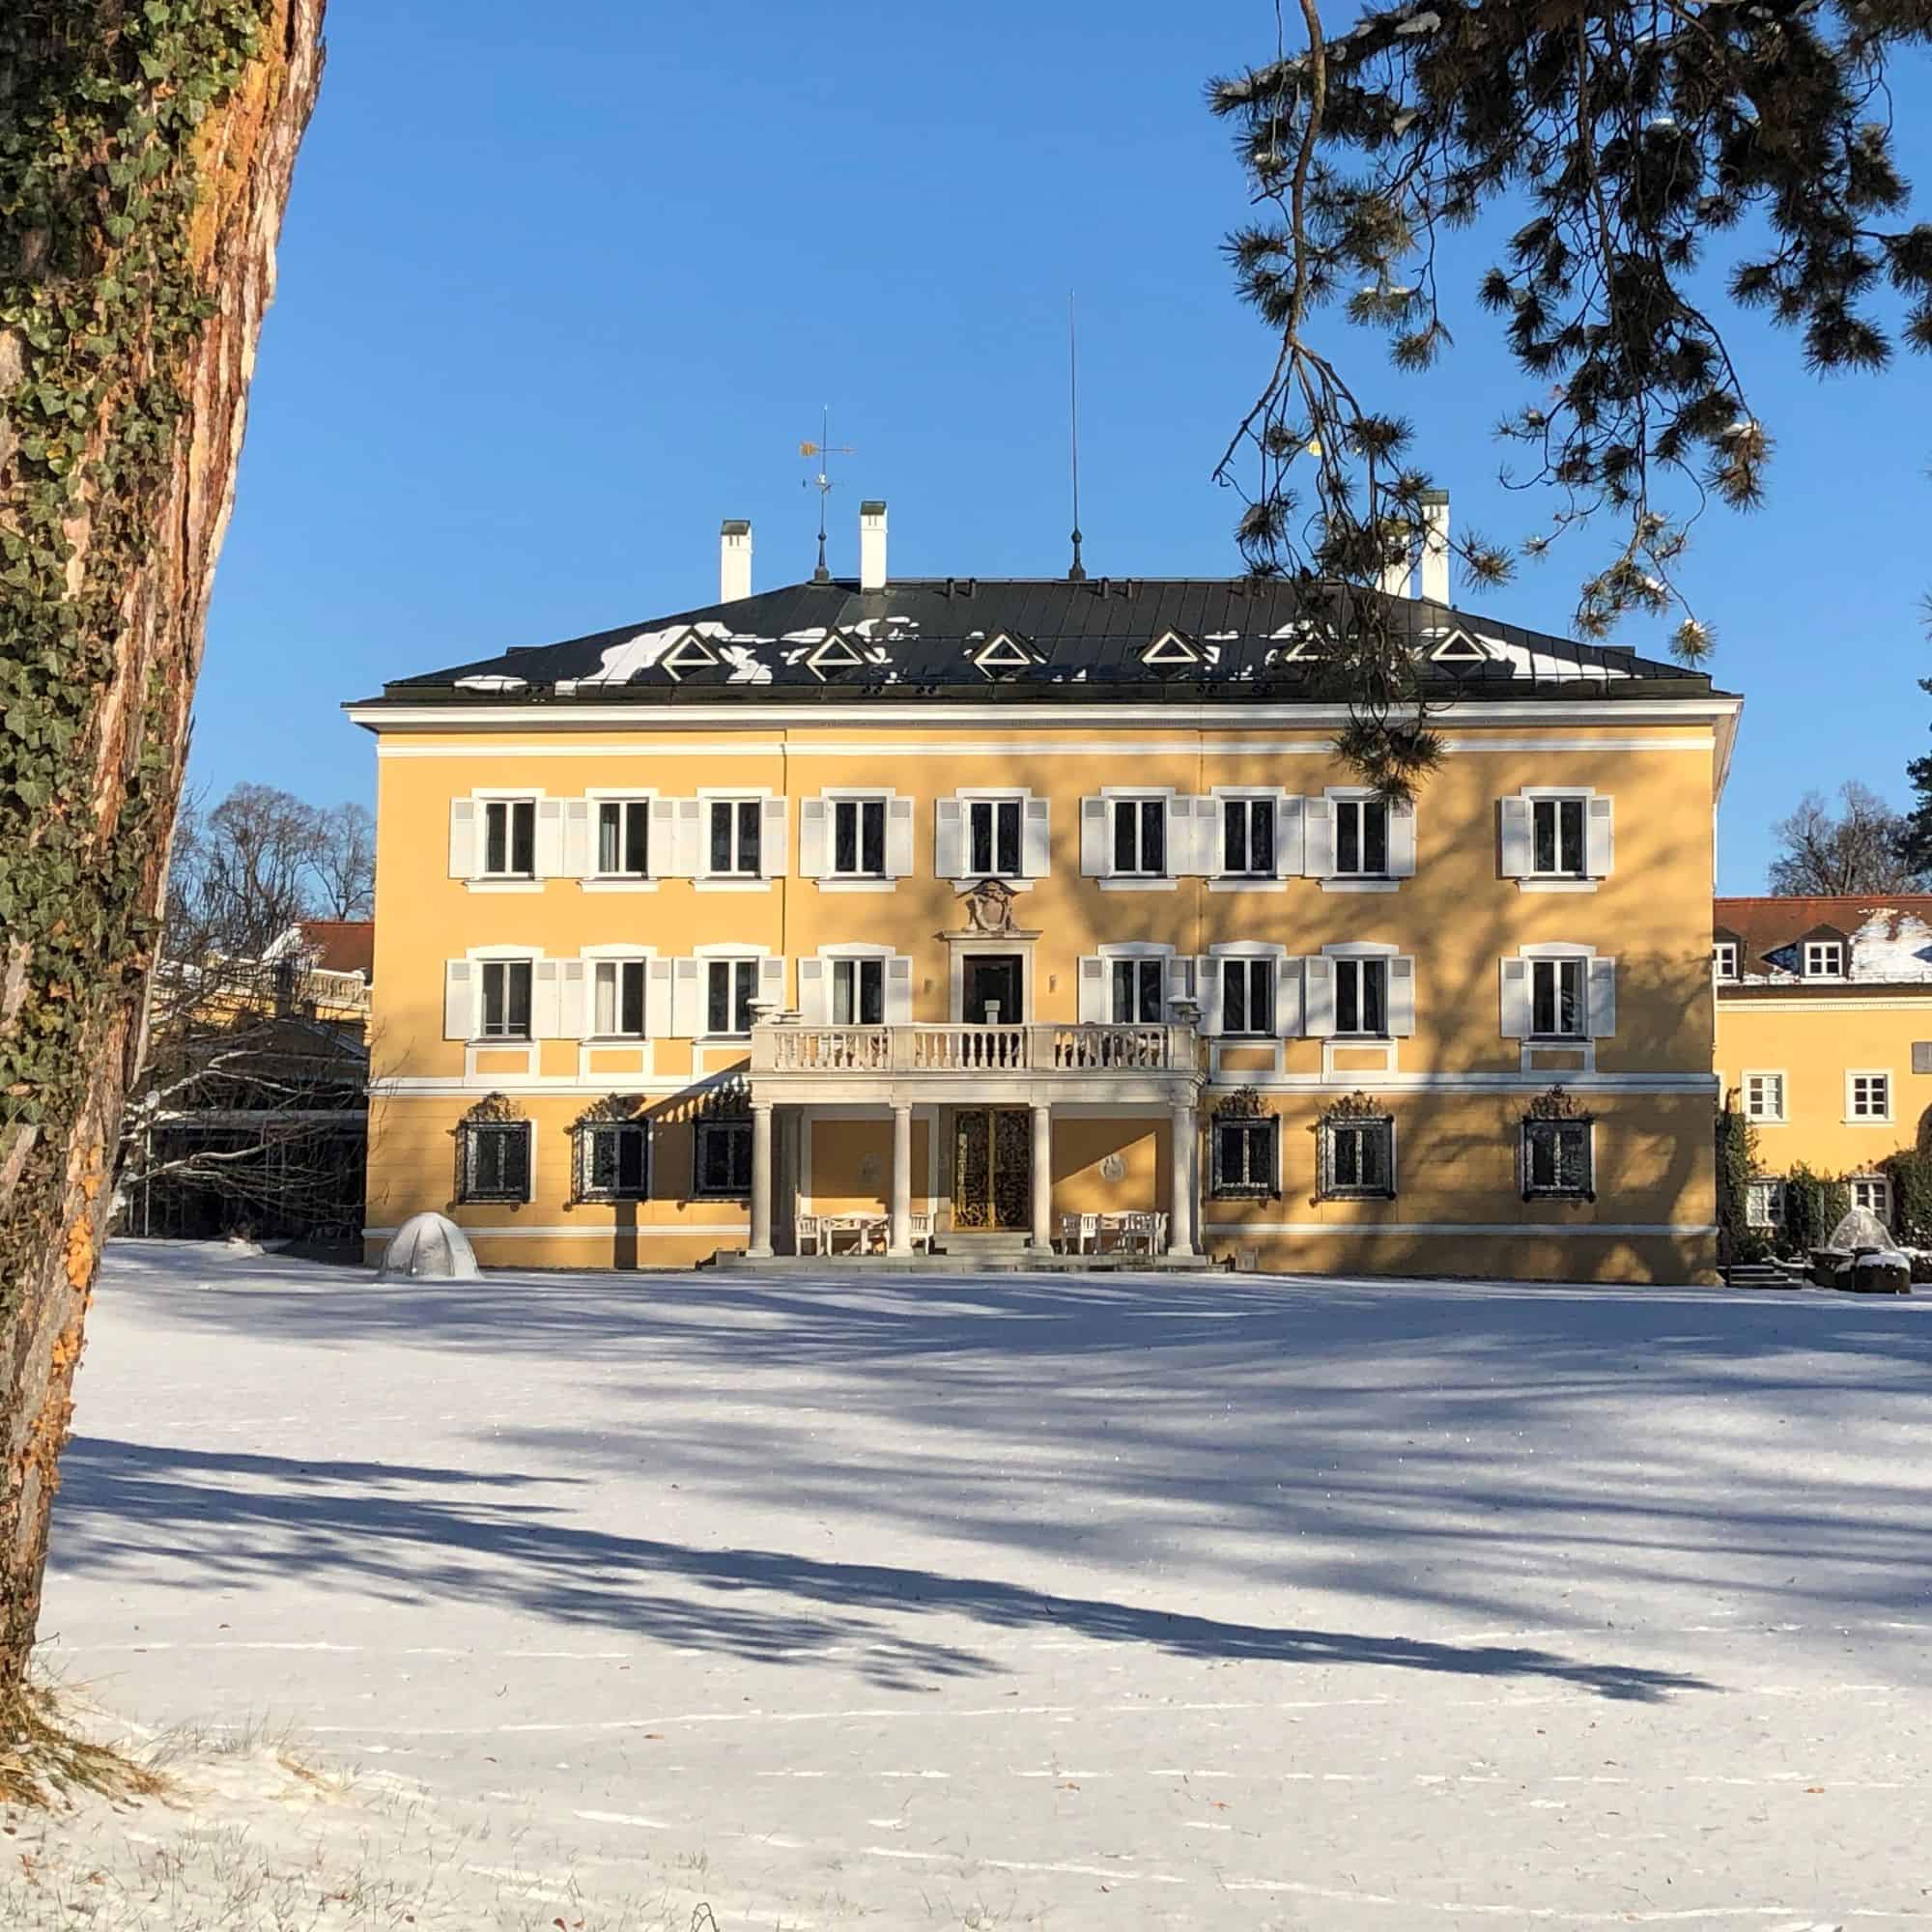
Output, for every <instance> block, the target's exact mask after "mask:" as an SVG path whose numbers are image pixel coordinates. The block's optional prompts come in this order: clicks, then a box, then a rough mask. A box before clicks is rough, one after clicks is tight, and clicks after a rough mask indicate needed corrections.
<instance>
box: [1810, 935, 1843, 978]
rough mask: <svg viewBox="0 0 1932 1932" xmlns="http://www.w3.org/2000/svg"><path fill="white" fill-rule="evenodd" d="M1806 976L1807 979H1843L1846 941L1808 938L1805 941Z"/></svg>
mask: <svg viewBox="0 0 1932 1932" xmlns="http://www.w3.org/2000/svg"><path fill="white" fill-rule="evenodd" d="M1804 977H1805V978H1806V979H1807V980H1842V979H1843V978H1844V977H1845V942H1844V941H1843V940H1842V939H1807V940H1806V941H1805V942H1804Z"/></svg>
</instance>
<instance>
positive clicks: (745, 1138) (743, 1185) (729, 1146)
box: [691, 1116, 752, 1195]
mask: <svg viewBox="0 0 1932 1932" xmlns="http://www.w3.org/2000/svg"><path fill="white" fill-rule="evenodd" d="M691 1191H692V1192H693V1193H694V1194H705V1195H746V1194H749V1193H751V1191H752V1122H751V1121H750V1119H749V1118H748V1117H735V1116H734V1117H732V1118H730V1119H726V1120H718V1121H699V1122H698V1123H697V1129H696V1147H695V1150H694V1153H693V1160H692V1189H691Z"/></svg>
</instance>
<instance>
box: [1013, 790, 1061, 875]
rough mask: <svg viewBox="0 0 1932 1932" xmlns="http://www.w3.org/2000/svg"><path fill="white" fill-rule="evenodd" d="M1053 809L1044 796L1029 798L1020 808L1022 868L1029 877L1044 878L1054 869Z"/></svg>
mask: <svg viewBox="0 0 1932 1932" xmlns="http://www.w3.org/2000/svg"><path fill="white" fill-rule="evenodd" d="M1052 810H1053V808H1052V806H1051V805H1050V804H1049V802H1048V801H1047V800H1045V799H1043V798H1029V799H1028V800H1027V801H1026V802H1025V804H1023V805H1022V806H1021V808H1020V870H1021V871H1022V872H1023V873H1024V874H1025V875H1026V876H1027V877H1028V878H1029V879H1043V878H1045V877H1046V875H1047V874H1048V873H1049V872H1050V871H1051V870H1052V869H1053V817H1052Z"/></svg>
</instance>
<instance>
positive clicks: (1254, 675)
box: [384, 577, 1712, 704]
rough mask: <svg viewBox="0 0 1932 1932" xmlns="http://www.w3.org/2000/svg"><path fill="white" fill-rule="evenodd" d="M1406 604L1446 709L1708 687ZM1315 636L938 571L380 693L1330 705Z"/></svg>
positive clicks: (1250, 593) (1484, 621) (1100, 592)
mask: <svg viewBox="0 0 1932 1932" xmlns="http://www.w3.org/2000/svg"><path fill="white" fill-rule="evenodd" d="M1397 601H1398V603H1399V606H1400V609H1401V611H1402V612H1403V620H1404V622H1405V623H1406V626H1407V628H1408V631H1409V633H1410V635H1411V637H1412V639H1413V640H1414V643H1415V647H1416V649H1417V651H1418V652H1419V653H1420V654H1421V655H1422V656H1423V658H1424V659H1425V661H1427V660H1428V659H1429V658H1430V654H1431V653H1433V652H1435V650H1437V649H1440V648H1441V647H1442V646H1443V645H1444V644H1446V643H1448V642H1449V640H1450V639H1451V638H1452V637H1453V635H1454V634H1455V633H1456V632H1458V631H1461V632H1463V634H1464V636H1465V637H1466V638H1467V639H1471V640H1473V641H1474V643H1475V644H1476V645H1477V646H1478V648H1479V651H1480V653H1481V655H1480V657H1472V656H1471V654H1470V653H1469V651H1468V646H1467V644H1466V643H1458V644H1454V645H1451V650H1452V651H1460V652H1461V653H1462V654H1463V657H1464V658H1465V659H1467V660H1468V661H1465V662H1446V663H1442V664H1435V663H1433V662H1428V663H1427V665H1426V670H1425V684H1426V685H1427V686H1433V687H1435V688H1436V689H1438V690H1439V692H1440V695H1441V696H1443V697H1444V698H1449V697H1452V696H1457V695H1461V696H1471V697H1474V696H1481V697H1502V696H1512V697H1515V696H1548V697H1552V698H1565V697H1568V698H1576V697H1581V696H1588V697H1630V698H1633V699H1642V698H1644V697H1665V696H1674V697H1685V696H1692V697H1694V696H1710V695H1712V685H1711V680H1710V678H1709V677H1708V676H1706V675H1704V674H1703V673H1702V672H1695V671H1687V670H1685V669H1683V668H1681V667H1679V666H1677V665H1672V664H1665V663H1662V662H1660V661H1658V660H1656V659H1651V658H1641V657H1637V656H1635V655H1634V653H1632V652H1630V651H1623V650H1614V649H1609V648H1606V647H1605V646H1602V645H1595V644H1584V643H1579V642H1577V641H1576V640H1574V639H1567V638H1557V637H1552V636H1549V635H1547V634H1545V633H1542V632H1536V631H1527V630H1524V629H1522V628H1521V627H1520V626H1519V625H1515V624H1505V623H1498V622H1495V621H1493V620H1492V619H1489V618H1482V617H1475V616H1470V615H1467V614H1464V613H1462V612H1459V611H1453V610H1450V609H1449V608H1447V607H1446V606H1443V605H1439V604H1434V603H1429V602H1425V601H1422V600H1411V599H1401V600H1397ZM1169 631H1173V632H1176V633H1178V634H1179V637H1180V639H1182V641H1183V644H1184V645H1185V647H1186V650H1187V651H1189V652H1191V653H1192V654H1193V657H1192V661H1191V662H1183V663H1179V664H1163V665H1159V666H1154V665H1149V664H1145V663H1143V661H1142V659H1143V655H1144V654H1145V653H1146V652H1147V651H1148V649H1149V648H1150V646H1151V645H1152V644H1153V643H1154V642H1155V641H1156V640H1157V639H1160V638H1162V637H1163V636H1164V634H1165V633H1167V632H1169ZM1002 634H1005V635H1006V636H1007V637H1009V638H1010V639H1014V640H1015V641H1016V642H1017V643H1018V644H1019V645H1020V646H1021V647H1022V649H1023V650H1024V652H1025V653H1026V655H1027V657H1028V658H1029V659H1030V660H1031V663H1030V664H1029V665H1028V666H1026V667H1013V666H1001V667H998V668H997V669H995V668H993V667H990V666H989V667H987V668H981V667H980V666H979V665H978V664H976V663H975V658H976V656H977V655H978V654H979V653H980V652H981V651H983V650H984V649H986V647H987V646H988V644H990V643H991V642H992V641H993V640H994V639H997V638H999V637H1000V636H1001V635H1002ZM835 635H836V636H837V637H838V638H841V639H844V640H845V641H846V642H847V643H849V644H850V645H851V646H852V647H853V649H855V650H856V651H857V652H858V653H859V655H860V657H861V659H862V660H863V662H861V663H859V664H852V663H850V662H849V655H850V654H849V653H848V652H846V651H843V650H838V649H836V648H835V650H834V651H833V652H832V653H830V654H829V658H828V661H826V662H823V663H821V664H820V665H819V666H817V667H816V668H814V666H813V665H812V663H811V658H812V656H813V654H814V652H815V651H817V650H818V648H819V647H820V645H821V644H823V643H824V642H825V641H827V640H828V639H831V638H833V637H834V636H835ZM1313 640H1314V627H1313V625H1312V624H1311V623H1310V622H1309V621H1308V619H1307V617H1305V616H1304V606H1303V603H1302V599H1301V596H1300V594H1299V593H1298V592H1297V590H1296V588H1295V586H1294V585H1293V584H1291V583H1287V582H1271V581H1266V580H1261V579H1255V578H1247V577H1236V578H1211V579H1209V578H1179V579H1165V580H1163V579H1153V578H1132V579H1122V578H1113V579H1108V578H1092V579H1089V580H1087V581H1086V582H1070V581H1068V580H1067V579H1065V578H1047V579H998V580H991V579H984V578H979V579H975V578H933V579H918V580H913V581H910V582H894V583H889V584H887V585H886V586H885V587H884V588H883V589H880V590H861V589H860V588H859V586H858V584H857V583H856V582H853V581H851V580H850V579H835V580H833V581H832V582H825V583H790V584H785V585H783V586H782V587H781V588H779V589H774V590H765V591H760V592H758V593H757V594H756V595H754V596H752V597H747V598H743V599H740V600H739V601H737V602H735V603H730V604H711V605H706V606H704V607H702V608H701V609H698V610H695V611H678V612H676V613H674V614H672V615H669V616H665V617H655V618H652V619H650V620H648V621H647V622H645V623H642V624H632V625H626V626H624V627H623V628H621V629H618V630H613V631H600V632H597V633H595V634H594V635H592V636H590V637H585V638H572V639H566V640H565V641H563V642H561V643H554V644H541V645H536V646H532V647H526V648H523V649H513V650H510V651H506V652H503V653H502V654H500V655H498V656H496V657H489V658H479V659H476V660H474V661H472V662H470V663H467V664H459V665H452V666H449V667H446V668H443V669H440V670H435V671H429V672H426V673H424V674H422V675H420V676H417V677H410V678H403V679H399V680H397V681H395V682H393V683H390V684H389V685H387V686H386V687H385V688H384V697H385V698H386V699H387V700H389V701H394V702H407V701H412V700H414V701H420V700H422V699H423V698H425V697H428V696H432V695H434V696H438V697H439V698H442V699H450V698H454V699H459V700H461V699H471V698H473V699H475V700H477V701H479V702H489V703H494V704H501V703H504V702H516V701H519V700H520V699H522V700H526V701H532V702H540V701H543V700H545V699H548V698H558V699H568V698H570V697H572V696H584V697H589V696H595V697H596V698H598V699H599V700H600V701H608V700H611V699H618V700H636V701H642V702H652V703H675V702H679V701H683V702H692V701H695V700H701V701H706V702H715V701H717V700H719V699H721V698H742V699H745V700H748V701H753V702H755V701H758V700H760V699H763V700H773V699H783V700H785V701H788V702H798V701H801V700H810V699H814V698H821V697H822V698H826V699H834V698H838V697H840V696H853V695H857V694H861V693H864V694H868V695H874V696H906V697H912V696H919V697H937V698H946V699H952V700H955V701H964V700H968V699H971V700H979V701H984V700H986V699H988V698H998V697H1011V698H1014V699H1026V700H1029V701H1037V700H1041V699H1054V698H1060V699H1065V700H1071V701H1092V700H1098V699H1114V700H1121V701H1124V700H1128V699H1134V698H1139V699H1143V700H1145V699H1147V698H1150V697H1155V696H1162V695H1167V696H1184V697H1185V698H1186V699H1187V700H1188V701H1189V702H1203V701H1214V700H1229V701H1239V702H1247V703H1256V702H1275V703H1279V702H1292V701H1294V700H1297V699H1299V700H1304V701H1309V702H1324V701H1332V700H1333V699H1334V698H1335V697H1336V696H1338V695H1340V694H1338V693H1337V692H1336V691H1335V690H1334V689H1333V688H1332V685H1333V680H1332V678H1331V677H1329V676H1326V675H1324V671H1323V668H1322V666H1321V663H1320V661H1319V658H1314V657H1311V656H1308V655H1297V652H1300V653H1303V654H1305V653H1307V652H1309V651H1310V649H1311V647H1312V643H1313ZM1169 648H1170V653H1171V654H1172V651H1173V647H1172V646H1170V647H1169ZM1003 654H1004V655H1011V654H1010V653H1003ZM1182 655H1184V653H1182ZM831 658H838V659H846V660H848V661H847V662H842V663H834V662H831V661H830V659H831ZM707 660H710V661H707Z"/></svg>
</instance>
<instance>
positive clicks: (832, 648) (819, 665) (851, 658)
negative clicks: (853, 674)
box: [805, 631, 866, 678]
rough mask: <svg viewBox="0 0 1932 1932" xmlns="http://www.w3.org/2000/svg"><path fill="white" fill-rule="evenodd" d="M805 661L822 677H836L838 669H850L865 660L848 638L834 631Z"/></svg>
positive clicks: (808, 666)
mask: <svg viewBox="0 0 1932 1932" xmlns="http://www.w3.org/2000/svg"><path fill="white" fill-rule="evenodd" d="M805 662H806V666H807V668H809V669H811V670H814V671H816V672H817V673H818V675H819V676H820V677H822V678H823V677H836V676H838V673H839V672H840V671H845V670H850V669H851V668H852V667H853V666H854V665H862V664H864V663H865V662H866V660H865V658H864V656H863V655H861V653H860V652H859V651H858V650H856V649H855V648H854V646H853V643H852V640H851V639H850V638H843V637H840V636H839V634H838V632H837V631H834V632H833V634H832V635H831V636H830V637H829V638H827V639H826V640H825V641H824V642H823V643H822V644H820V645H819V646H818V648H817V649H816V650H815V651H813V652H812V653H811V655H810V657H809V658H807V659H806V661H805Z"/></svg>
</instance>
